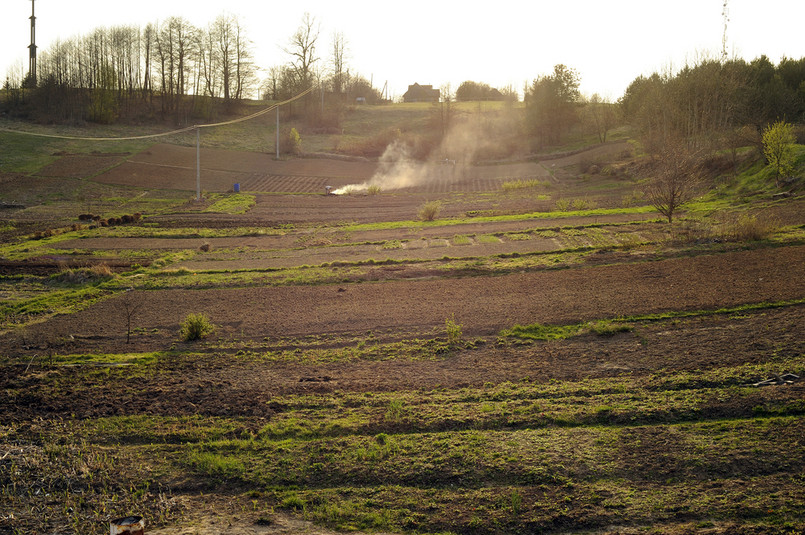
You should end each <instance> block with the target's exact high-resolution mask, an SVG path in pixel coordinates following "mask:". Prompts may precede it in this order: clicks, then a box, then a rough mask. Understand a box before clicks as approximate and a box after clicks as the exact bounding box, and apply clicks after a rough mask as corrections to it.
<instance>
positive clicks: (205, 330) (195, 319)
mask: <svg viewBox="0 0 805 535" xmlns="http://www.w3.org/2000/svg"><path fill="white" fill-rule="evenodd" d="M213 331H215V326H214V325H213V324H212V323H210V319H209V318H208V317H207V316H206V315H204V314H189V315H188V316H187V318H185V320H184V323H182V330H181V335H182V340H184V341H185V342H191V341H193V340H200V339H202V338H204V337H206V336H207V335H209V334H212V332H213Z"/></svg>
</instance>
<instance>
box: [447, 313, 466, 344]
mask: <svg viewBox="0 0 805 535" xmlns="http://www.w3.org/2000/svg"><path fill="white" fill-rule="evenodd" d="M444 328H445V330H446V331H447V343H448V344H450V345H456V344H458V343H459V342H461V336H462V328H461V324H460V323H457V322H456V317H455V316H453V317H450V318H447V319H446V320H445V321H444Z"/></svg>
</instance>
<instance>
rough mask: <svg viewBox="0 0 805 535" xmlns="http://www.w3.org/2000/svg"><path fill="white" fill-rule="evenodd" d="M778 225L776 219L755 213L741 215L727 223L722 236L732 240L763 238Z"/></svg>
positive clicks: (771, 232) (770, 233)
mask: <svg viewBox="0 0 805 535" xmlns="http://www.w3.org/2000/svg"><path fill="white" fill-rule="evenodd" d="M778 227H779V224H778V223H777V221H776V220H774V219H773V218H769V217H760V218H758V216H756V215H748V214H743V215H741V216H740V217H739V218H738V219H737V220H736V221H734V222H733V223H731V224H728V225H727V228H726V230H725V231H724V233H723V237H724V238H725V239H727V240H733V241H739V242H740V241H759V240H765V239H766V238H768V237H769V236H771V235H772V234H774V233H775V232H776V231H777V229H778Z"/></svg>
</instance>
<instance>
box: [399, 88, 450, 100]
mask: <svg viewBox="0 0 805 535" xmlns="http://www.w3.org/2000/svg"><path fill="white" fill-rule="evenodd" d="M440 98H441V92H440V91H439V90H438V89H433V86H432V85H419V84H414V85H409V86H408V91H406V92H405V94H404V95H403V102H439V99H440Z"/></svg>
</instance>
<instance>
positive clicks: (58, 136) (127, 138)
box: [0, 87, 313, 141]
mask: <svg viewBox="0 0 805 535" xmlns="http://www.w3.org/2000/svg"><path fill="white" fill-rule="evenodd" d="M311 91H313V88H312V87H310V88H308V89H306V90H304V91H302V92H301V93H299V94H298V95H296V96H294V97H291V98H289V99H288V100H283V101H282V102H276V103H274V104H272V105H271V106H269V107H267V108H264V109H262V110H260V111H258V112H255V113H252V114H250V115H246V116H245V117H239V118H237V119H232V120H230V121H223V122H220V123H209V124H198V125H193V126H187V127H185V128H180V129H178V130H171V131H170V132H161V133H159V134H145V135H142V136H125V137H83V136H66V135H61V134H44V133H40V132H27V131H25V130H14V129H11V128H2V127H0V132H9V133H12V134H22V135H26V136H36V137H46V138H55V139H70V140H81V141H131V140H135V139H150V138H157V137H165V136H172V135H176V134H181V133H183V132H189V131H191V130H195V129H197V128H199V129H200V128H213V127H217V126H227V125H230V124H236V123H242V122H244V121H249V120H251V119H255V118H257V117H260V116H261V115H265V114H266V113H268V112H271V111H274V110H276V109H277V108H279V107H280V106H284V105H285V104H290V103H291V102H293V101H295V100H299V99H300V98H302V97H304V96H305V95H307V94H308V93H310V92H311Z"/></svg>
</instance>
